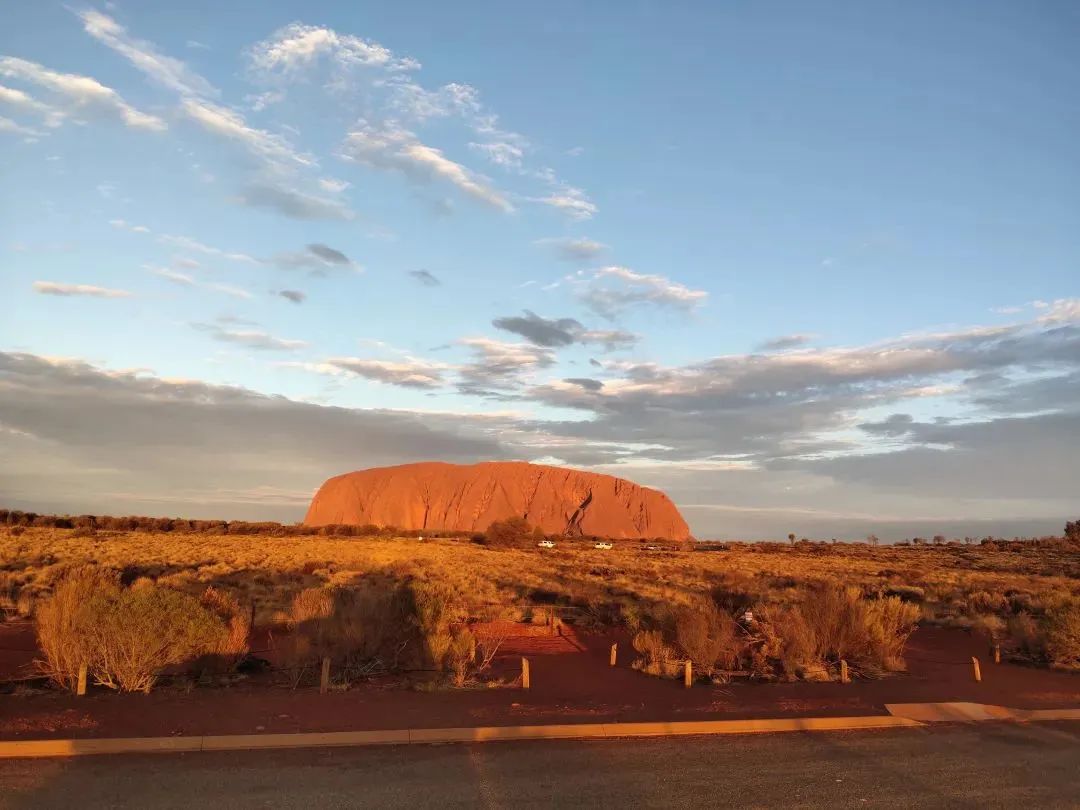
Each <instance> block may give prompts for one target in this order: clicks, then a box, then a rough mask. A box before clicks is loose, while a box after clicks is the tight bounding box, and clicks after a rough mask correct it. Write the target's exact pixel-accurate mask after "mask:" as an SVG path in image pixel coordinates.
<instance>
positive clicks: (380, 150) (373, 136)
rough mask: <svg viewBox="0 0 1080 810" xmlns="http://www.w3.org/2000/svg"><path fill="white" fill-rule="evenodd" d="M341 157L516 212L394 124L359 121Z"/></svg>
mask: <svg viewBox="0 0 1080 810" xmlns="http://www.w3.org/2000/svg"><path fill="white" fill-rule="evenodd" d="M341 156H342V157H343V158H344V159H346V160H351V161H355V162H357V163H361V164H363V165H365V166H369V167H371V168H373V169H380V170H383V171H398V172H400V173H402V174H403V175H405V177H407V178H409V179H410V180H412V181H414V182H421V183H426V182H431V181H433V180H441V181H444V182H447V183H450V184H451V185H453V186H455V187H457V189H458V190H459V191H462V192H464V193H465V194H467V195H469V196H470V197H473V198H474V199H477V200H480V201H481V202H484V203H486V204H488V205H491V206H492V207H494V208H498V209H500V210H502V211H513V210H514V207H513V206H512V205H511V204H510V203H509V201H507V199H506V198H505V197H504V196H503V195H502V194H500V193H499V192H498V191H496V190H495V189H493V188H491V187H490V186H489V185H487V184H486V183H485V182H484V181H483V180H482V179H481V178H479V177H477V176H476V175H474V174H473V173H472V172H470V171H469V170H468V169H466V168H465V167H464V166H462V165H461V164H460V163H455V162H454V161H452V160H450V159H449V158H447V157H446V156H445V155H443V153H442V152H441V151H440V150H438V149H435V148H433V147H431V146H427V145H426V144H423V143H421V142H420V140H419V139H418V138H417V137H416V135H415V134H413V133H412V132H410V131H409V130H407V129H404V128H402V127H401V126H399V125H397V124H396V123H394V122H392V121H389V122H386V123H384V124H382V125H375V124H373V123H371V122H368V121H365V120H361V121H359V122H358V123H357V128H356V129H354V130H353V131H352V132H350V133H349V134H348V135H347V136H346V138H345V142H344V143H343V144H342V147H341Z"/></svg>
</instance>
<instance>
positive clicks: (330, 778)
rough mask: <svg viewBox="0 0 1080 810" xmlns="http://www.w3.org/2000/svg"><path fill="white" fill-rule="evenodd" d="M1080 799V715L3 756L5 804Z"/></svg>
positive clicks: (827, 803) (833, 804)
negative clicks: (735, 732) (851, 728)
mask: <svg viewBox="0 0 1080 810" xmlns="http://www.w3.org/2000/svg"><path fill="white" fill-rule="evenodd" d="M529 806H557V807H577V806H587V807H589V808H590V810H593V809H594V808H604V807H617V808H620V810H631V809H632V808H639V807H662V808H671V807H680V808H682V807H728V806H731V807H785V808H788V807H830V808H838V807H889V808H900V807H920V808H922V807H979V808H983V807H1028V808H1035V807H1038V808H1047V807H1077V806H1080V723H1058V724H1049V723H1042V724H1031V725H1012V724H982V725H979V726H945V727H943V726H937V727H931V728H920V729H898V730H889V731H872V732H857V733H848V732H843V733H818V734H771V735H753V736H728V737H700V738H679V739H655V740H653V739H646V740H641V739H638V740H624V741H609V740H605V741H597V742H572V741H562V742H526V743H489V744H482V745H444V746H410V747H400V748H367V749H336V750H331V749H323V750H305V751H274V752H246V753H206V754H179V755H170V754H156V755H140V756H115V757H85V758H79V759H69V760H7V761H0V807H3V808H28V807H56V808H70V807H78V808H80V809H82V808H96V807H138V808H164V807H176V808H185V810H191V808H198V807H229V808H234V807H235V808H244V807H295V808H305V810H312V809H313V808H332V807H378V808H385V807H408V808H428V807H433V808H439V810H449V808H455V807H484V808H504V807H505V808H517V807H529Z"/></svg>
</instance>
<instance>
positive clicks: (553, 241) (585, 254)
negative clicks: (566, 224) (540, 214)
mask: <svg viewBox="0 0 1080 810" xmlns="http://www.w3.org/2000/svg"><path fill="white" fill-rule="evenodd" d="M533 244H535V245H540V246H541V247H548V248H551V249H552V250H554V251H555V253H556V255H557V256H558V257H559V258H560V259H563V260H565V261H585V260H588V259H595V258H596V257H597V256H599V255H600V254H601V253H603V252H604V251H605V250H607V249H608V246H607V245H605V244H604V243H603V242H597V241H596V240H595V239H588V238H586V237H584V236H582V237H578V238H573V237H552V238H549V239H537V240H536V241H535V242H533Z"/></svg>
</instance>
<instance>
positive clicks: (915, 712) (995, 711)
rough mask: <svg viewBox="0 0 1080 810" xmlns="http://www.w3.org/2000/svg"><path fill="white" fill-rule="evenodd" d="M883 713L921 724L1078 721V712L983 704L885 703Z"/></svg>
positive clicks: (1079, 710)
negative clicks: (992, 721) (884, 711)
mask: <svg viewBox="0 0 1080 810" xmlns="http://www.w3.org/2000/svg"><path fill="white" fill-rule="evenodd" d="M885 710H886V711H888V712H889V714H891V715H893V716H894V717H905V718H907V719H909V720H916V721H918V722H920V723H982V722H986V721H988V720H1007V721H1013V722H1017V723H1028V722H1032V721H1039V720H1080V709H1010V708H1008V707H1006V706H991V705H989V704H986V703H886V704H885Z"/></svg>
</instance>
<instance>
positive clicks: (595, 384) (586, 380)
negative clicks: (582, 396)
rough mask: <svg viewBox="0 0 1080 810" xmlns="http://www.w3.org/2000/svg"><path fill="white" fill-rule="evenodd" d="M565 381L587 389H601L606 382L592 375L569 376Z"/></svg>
mask: <svg viewBox="0 0 1080 810" xmlns="http://www.w3.org/2000/svg"><path fill="white" fill-rule="evenodd" d="M563 382H566V383H570V384H571V385H576V386H579V387H580V388H584V389H585V390H586V391H599V390H601V389H602V388H603V387H604V383H603V382H601V381H600V380H594V379H592V378H591V377H567V378H566V379H565V380H563Z"/></svg>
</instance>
